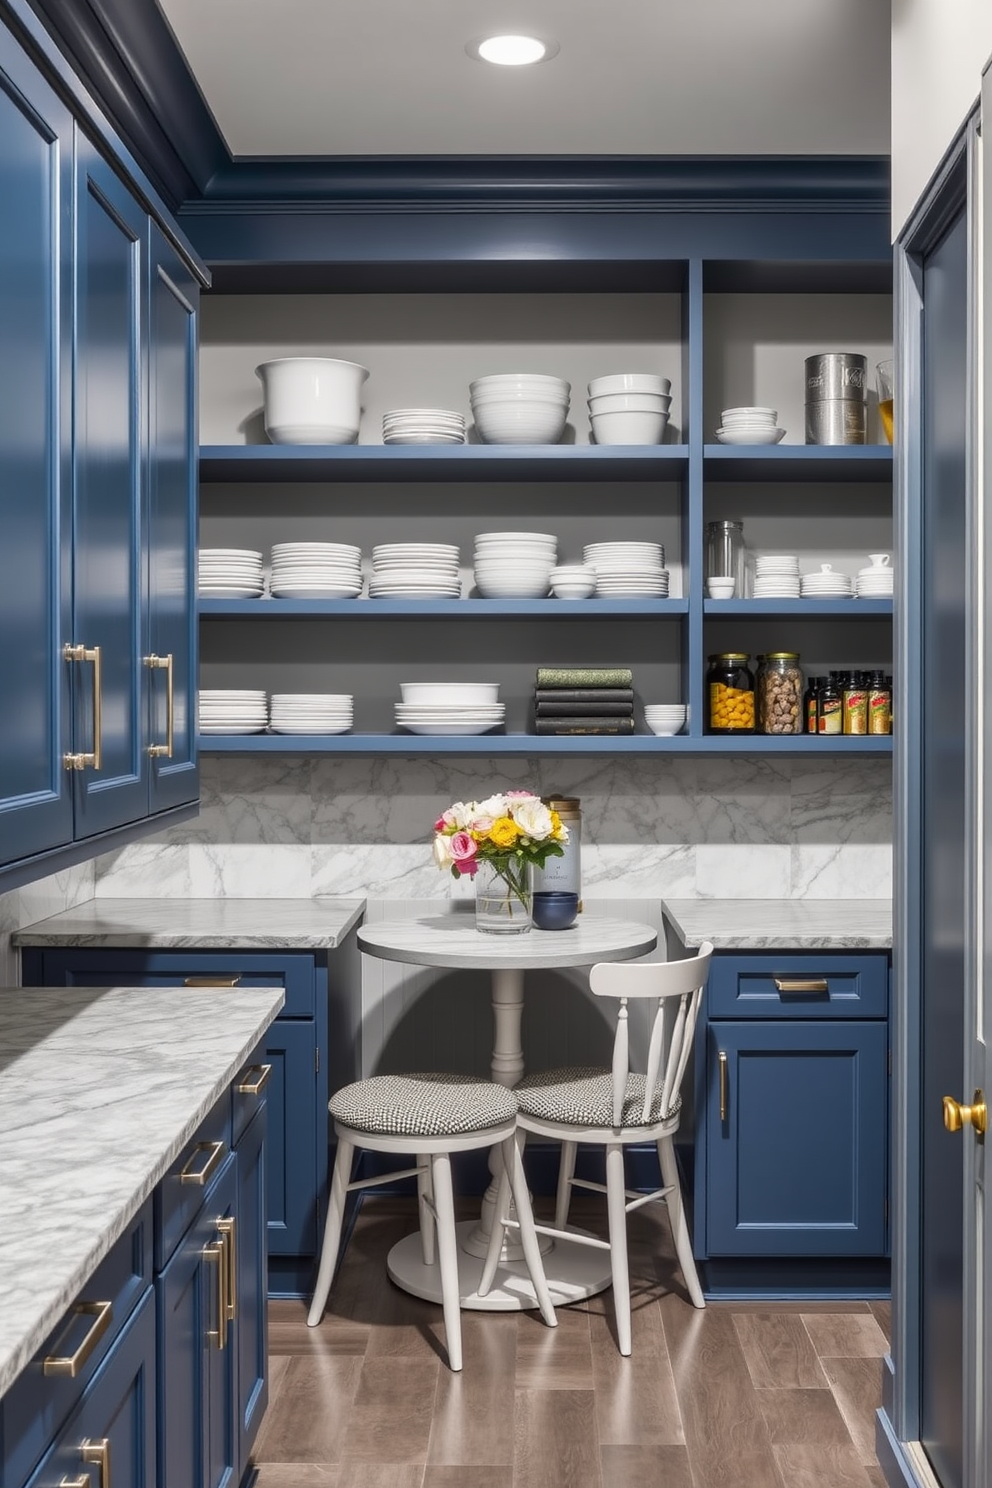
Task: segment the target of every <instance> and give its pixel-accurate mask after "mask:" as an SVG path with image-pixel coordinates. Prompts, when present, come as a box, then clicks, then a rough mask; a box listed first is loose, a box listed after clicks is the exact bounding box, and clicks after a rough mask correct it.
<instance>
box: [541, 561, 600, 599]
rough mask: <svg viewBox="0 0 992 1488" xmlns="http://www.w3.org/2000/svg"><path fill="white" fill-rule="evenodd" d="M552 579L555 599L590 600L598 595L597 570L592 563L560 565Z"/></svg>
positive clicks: (554, 569) (551, 576)
mask: <svg viewBox="0 0 992 1488" xmlns="http://www.w3.org/2000/svg"><path fill="white" fill-rule="evenodd" d="M550 579H551V592H552V594H553V595H554V596H555V599H589V598H591V596H592V595H593V594H595V593H596V570H595V569H594V568H593V566H592V564H591V563H559V564H558V566H557V568H553V569H552V570H551V574H550Z"/></svg>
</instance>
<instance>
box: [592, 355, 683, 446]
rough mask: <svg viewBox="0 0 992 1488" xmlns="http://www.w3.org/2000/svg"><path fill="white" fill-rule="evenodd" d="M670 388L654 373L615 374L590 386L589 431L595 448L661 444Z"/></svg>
mask: <svg viewBox="0 0 992 1488" xmlns="http://www.w3.org/2000/svg"><path fill="white" fill-rule="evenodd" d="M671 391H672V384H671V380H670V379H669V378H667V377H657V376H655V374H654V373H653V372H614V373H612V374H611V375H610V376H608V377H594V378H593V380H592V382H590V384H589V399H588V403H589V427H590V428H591V429H592V433H593V438H594V439H595V441H596V443H597V444H660V443H661V441H662V440H663V439H664V437H665V430H666V429H667V427H668V411H669V409H670V408H671V406H672V398H671Z"/></svg>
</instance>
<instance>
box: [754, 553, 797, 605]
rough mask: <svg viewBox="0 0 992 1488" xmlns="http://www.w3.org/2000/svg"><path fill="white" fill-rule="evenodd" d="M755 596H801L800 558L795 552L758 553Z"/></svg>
mask: <svg viewBox="0 0 992 1488" xmlns="http://www.w3.org/2000/svg"><path fill="white" fill-rule="evenodd" d="M754 598H755V599H798V598H799V559H798V557H797V556H796V554H795V553H759V554H758V556H757V557H756V558H755V560H754Z"/></svg>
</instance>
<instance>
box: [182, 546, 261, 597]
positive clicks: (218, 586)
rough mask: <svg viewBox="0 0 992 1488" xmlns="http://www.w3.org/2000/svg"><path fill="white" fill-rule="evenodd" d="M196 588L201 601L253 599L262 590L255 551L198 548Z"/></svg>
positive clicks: (258, 561) (258, 560)
mask: <svg viewBox="0 0 992 1488" xmlns="http://www.w3.org/2000/svg"><path fill="white" fill-rule="evenodd" d="M197 574H198V578H197V585H198V591H199V593H200V595H201V596H202V597H203V598H204V599H255V598H257V597H258V595H260V594H261V593H262V590H263V589H264V588H265V579H264V577H263V575H262V555H261V553H256V552H255V550H254V548H201V549H200V553H199V559H198V563H197Z"/></svg>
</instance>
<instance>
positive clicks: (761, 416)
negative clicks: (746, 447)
mask: <svg viewBox="0 0 992 1488" xmlns="http://www.w3.org/2000/svg"><path fill="white" fill-rule="evenodd" d="M777 422H778V409H777V408H725V409H724V410H723V414H722V416H721V419H720V427H719V429H717V431H716V437H717V439H718V440H719V441H720V443H721V444H778V442H779V440H780V439H783V438H784V437H785V430H784V429H779V428H778V427H777Z"/></svg>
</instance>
